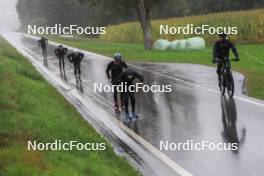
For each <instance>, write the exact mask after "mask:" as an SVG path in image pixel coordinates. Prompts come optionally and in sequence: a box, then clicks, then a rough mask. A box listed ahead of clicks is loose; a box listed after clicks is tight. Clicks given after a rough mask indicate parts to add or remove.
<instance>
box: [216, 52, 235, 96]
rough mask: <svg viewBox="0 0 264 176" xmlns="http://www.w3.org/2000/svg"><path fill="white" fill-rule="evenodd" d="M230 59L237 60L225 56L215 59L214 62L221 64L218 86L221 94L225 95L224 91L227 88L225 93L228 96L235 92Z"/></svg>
mask: <svg viewBox="0 0 264 176" xmlns="http://www.w3.org/2000/svg"><path fill="white" fill-rule="evenodd" d="M230 61H237V59H231V60H230V59H229V58H228V57H225V58H224V59H223V60H222V59H216V62H217V63H218V64H222V67H221V70H220V75H219V78H218V80H219V88H220V92H221V94H222V95H225V91H226V90H227V93H228V95H229V97H230V98H232V97H233V96H234V93H235V85H234V78H233V75H232V71H231V65H230Z"/></svg>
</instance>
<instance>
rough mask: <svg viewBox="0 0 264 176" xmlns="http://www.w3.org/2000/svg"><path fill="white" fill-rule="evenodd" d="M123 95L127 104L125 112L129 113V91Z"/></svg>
mask: <svg viewBox="0 0 264 176" xmlns="http://www.w3.org/2000/svg"><path fill="white" fill-rule="evenodd" d="M123 96H124V104H125V112H126V114H128V113H129V110H128V99H129V95H128V93H127V92H126V93H123Z"/></svg>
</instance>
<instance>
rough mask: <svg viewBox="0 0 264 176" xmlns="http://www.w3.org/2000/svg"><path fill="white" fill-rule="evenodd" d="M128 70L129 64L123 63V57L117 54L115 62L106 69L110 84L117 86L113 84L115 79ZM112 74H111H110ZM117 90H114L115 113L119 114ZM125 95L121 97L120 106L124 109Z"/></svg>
mask: <svg viewBox="0 0 264 176" xmlns="http://www.w3.org/2000/svg"><path fill="white" fill-rule="evenodd" d="M126 68H127V64H126V63H125V62H124V61H122V56H121V54H119V53H116V54H115V55H114V60H113V61H111V62H110V63H109V64H108V65H107V68H106V75H107V78H108V80H109V82H111V83H112V84H113V85H115V84H114V83H113V81H114V80H115V78H116V77H117V76H118V75H120V74H121V73H122V71H123V69H126ZM110 72H111V74H110ZM117 94H118V93H117V90H116V88H115V90H114V103H115V111H116V112H119V104H118V101H117ZM123 102H124V101H123V94H121V95H120V104H121V108H122V109H123V108H124V104H123Z"/></svg>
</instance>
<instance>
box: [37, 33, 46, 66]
mask: <svg viewBox="0 0 264 176" xmlns="http://www.w3.org/2000/svg"><path fill="white" fill-rule="evenodd" d="M47 44H48V39H46V38H44V37H41V39H40V40H38V46H39V47H41V50H42V54H43V61H44V65H46V66H47V65H48V60H47V49H46V48H47Z"/></svg>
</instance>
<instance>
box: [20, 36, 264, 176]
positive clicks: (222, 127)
mask: <svg viewBox="0 0 264 176" xmlns="http://www.w3.org/2000/svg"><path fill="white" fill-rule="evenodd" d="M21 42H22V43H23V46H25V47H26V48H27V49H29V50H30V52H33V53H35V54H36V55H40V54H41V52H40V49H39V48H38V47H37V45H36V42H35V41H34V40H32V39H28V38H23V40H22V41H21ZM41 59H42V58H41V57H39V60H40V61H41ZM48 62H49V66H48V68H49V69H50V70H51V71H53V72H54V73H56V74H57V75H58V77H59V76H60V71H59V66H58V60H57V59H56V58H55V56H54V47H53V46H51V45H50V46H49V47H48ZM108 62H109V60H106V59H103V58H100V57H95V56H94V55H86V57H85V59H84V61H83V62H82V68H81V69H82V79H83V87H84V94H88V93H89V94H94V95H95V96H97V97H98V98H99V99H101V100H102V101H104V103H105V104H106V106H105V109H106V110H107V111H108V112H109V113H110V114H112V115H116V114H115V113H114V110H113V97H112V94H111V93H98V92H97V93H94V92H93V91H92V88H93V84H94V83H96V82H97V83H103V84H108V81H107V78H106V75H105V68H106V65H107V64H108ZM135 65H137V66H139V67H140V68H141V69H138V68H135V69H136V70H137V71H138V72H139V73H140V74H142V75H144V77H145V81H144V83H145V84H148V85H153V84H161V85H166V84H171V85H172V89H173V91H172V92H171V93H152V92H149V93H142V92H139V93H137V94H136V99H137V105H136V108H137V110H136V111H137V112H138V113H139V120H137V121H134V122H133V123H130V124H128V125H127V126H128V127H129V128H130V129H132V130H133V131H135V132H136V133H137V134H139V135H141V136H142V137H143V138H144V139H146V140H147V141H149V142H150V143H151V144H153V145H154V146H156V147H157V148H159V147H160V146H159V145H160V141H169V142H174V143H183V142H186V141H187V140H193V141H195V142H202V141H209V142H212V143H220V142H226V143H233V142H234V143H238V145H239V147H238V150H237V151H209V150H207V151H194V150H191V151H164V153H165V154H166V155H168V156H169V157H170V158H172V159H173V160H175V161H176V162H177V163H179V164H180V165H181V166H183V167H184V168H185V169H187V170H188V171H190V172H191V173H193V174H194V175H202V176H205V175H208V176H211V175H215V176H222V175H226V176H236V175H237V176H242V175H245V176H248V175H261V174H262V172H264V168H263V163H264V138H263V137H262V134H264V128H263V126H264V119H263V118H264V115H263V114H264V108H262V107H259V106H256V105H254V104H250V103H248V102H244V101H240V100H234V99H229V98H226V97H221V96H220V95H219V94H216V93H213V92H210V91H208V90H206V89H200V88H197V87H194V86H189V85H188V84H184V83H183V82H181V81H179V80H177V79H170V78H169V77H166V76H162V75H159V74H155V73H163V74H164V73H166V74H169V75H171V76H177V77H178V78H186V76H185V74H188V73H186V72H185V73H182V74H181V72H180V71H179V72H177V75H175V72H174V70H173V68H174V65H175V64H160V65H158V64H156V65H155V67H151V66H152V65H151V64H147V63H145V64H140V63H136V64H135ZM177 67H179V65H175V68H177ZM145 68H146V69H145ZM153 68H155V70H154V71H155V73H153V72H150V71H148V70H149V69H152V70H153ZM175 68H174V69H175ZM66 70H67V71H66V74H67V77H68V78H69V81H68V82H69V83H70V84H71V85H72V86H74V84H75V80H74V77H73V68H72V66H71V65H70V64H69V62H68V61H67V60H66ZM176 70H177V69H176ZM186 70H188V69H186ZM190 74H191V73H190ZM206 75H209V76H208V79H203V78H199V75H198V76H197V75H195V77H192V75H188V76H187V77H188V80H187V81H189V82H199V79H201V82H205V83H206V80H207V81H208V84H214V83H215V84H216V80H214V79H215V76H216V75H215V70H214V69H212V70H210V69H208V71H207V73H206ZM175 78H176V77H175ZM210 80H214V81H215V82H213V83H212V82H209V81H210ZM216 85H217V84H216ZM117 118H119V119H120V120H122V118H123V114H121V115H120V116H117Z"/></svg>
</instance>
